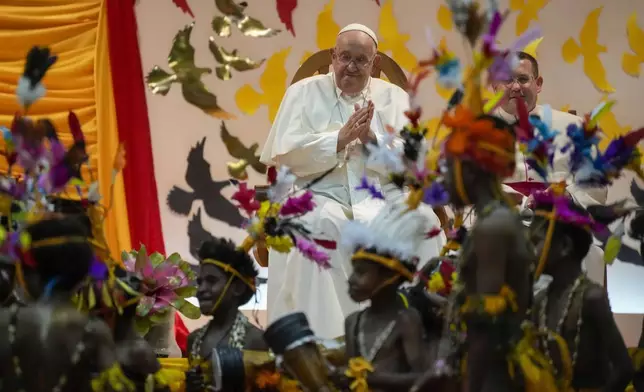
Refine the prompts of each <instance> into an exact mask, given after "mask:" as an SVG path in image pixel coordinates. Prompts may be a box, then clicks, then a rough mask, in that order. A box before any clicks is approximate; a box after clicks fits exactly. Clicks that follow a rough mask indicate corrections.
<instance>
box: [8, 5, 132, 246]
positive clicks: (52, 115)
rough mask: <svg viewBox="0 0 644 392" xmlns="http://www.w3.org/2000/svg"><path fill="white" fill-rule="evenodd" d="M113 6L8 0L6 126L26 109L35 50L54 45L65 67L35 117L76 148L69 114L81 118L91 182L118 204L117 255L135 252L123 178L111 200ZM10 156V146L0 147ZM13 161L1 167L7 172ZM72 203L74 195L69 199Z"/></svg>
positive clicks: (112, 218) (54, 74) (113, 222)
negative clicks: (23, 97) (28, 63)
mask: <svg viewBox="0 0 644 392" xmlns="http://www.w3.org/2000/svg"><path fill="white" fill-rule="evenodd" d="M106 1H107V0H2V3H1V4H0V42H2V47H1V48H0V125H4V126H7V127H8V126H9V125H10V124H11V121H12V119H13V116H14V114H15V113H16V112H17V111H18V110H20V107H19V105H18V102H17V100H16V97H15V86H16V83H17V81H18V78H19V77H20V75H21V74H22V72H23V67H24V59H25V56H26V54H27V52H28V51H29V49H30V48H31V47H32V46H33V45H39V46H45V45H46V46H49V47H50V48H51V50H52V52H53V53H54V54H55V55H57V56H58V61H57V62H56V64H55V65H54V66H53V67H52V68H51V69H50V70H49V72H48V73H47V75H46V76H45V79H44V81H43V84H44V85H45V87H46V88H47V94H46V96H45V97H44V98H43V99H41V100H39V101H38V102H36V103H35V104H34V105H33V106H32V107H31V108H30V110H29V113H28V114H29V115H30V116H33V117H34V118H39V117H47V118H49V119H51V120H52V122H53V123H54V125H55V126H56V129H57V130H58V133H59V135H60V139H61V140H62V141H63V142H64V143H70V142H71V141H72V136H71V133H70V131H69V127H68V125H67V115H68V112H69V111H70V110H73V111H74V112H75V113H76V114H77V115H78V117H79V120H80V122H81V125H82V128H83V133H84V134H85V139H86V141H87V151H88V153H89V156H90V160H89V165H88V166H89V168H90V169H89V170H85V171H84V172H83V177H84V180H85V181H86V183H90V182H93V181H95V180H96V178H97V179H98V182H99V186H100V190H101V193H102V194H103V200H102V202H103V203H107V204H108V205H111V206H112V208H111V209H110V213H109V214H108V216H107V221H106V236H107V240H108V245H109V247H110V251H111V253H112V256H114V257H116V256H118V255H119V253H120V251H121V250H124V249H130V248H131V244H130V235H129V226H128V220H127V206H126V203H125V194H124V189H123V181H122V179H121V176H118V177H117V181H116V183H115V186H114V191H113V193H112V194H113V197H111V195H110V184H111V179H112V159H113V157H114V154H115V152H116V148H117V146H118V129H117V125H116V113H115V108H114V97H113V94H112V82H111V75H110V65H109V49H108V44H107V20H106V19H107V13H106V4H105V3H106ZM0 149H4V142H0ZM6 171H7V162H6V161H5V160H0V172H3V173H6ZM63 196H67V197H70V198H73V197H75V195H74V194H73V192H66V195H63Z"/></svg>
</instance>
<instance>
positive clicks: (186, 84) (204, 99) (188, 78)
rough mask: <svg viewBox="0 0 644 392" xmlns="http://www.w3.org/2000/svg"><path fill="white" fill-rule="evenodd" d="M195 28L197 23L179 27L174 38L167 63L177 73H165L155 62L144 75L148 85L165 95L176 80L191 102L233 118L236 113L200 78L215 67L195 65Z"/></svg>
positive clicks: (211, 112)
mask: <svg viewBox="0 0 644 392" xmlns="http://www.w3.org/2000/svg"><path fill="white" fill-rule="evenodd" d="M193 27H194V22H193V23H192V24H190V25H188V26H186V27H185V28H183V29H182V30H180V31H179V32H178V33H177V34H176V35H175V37H174V40H173V42H172V49H171V50H170V54H169V55H168V66H169V67H170V69H171V70H172V71H173V72H174V73H169V72H166V71H164V70H163V69H162V68H161V67H159V66H158V65H155V66H154V67H153V68H152V70H151V71H150V72H149V73H148V74H147V76H146V78H145V81H146V84H147V86H148V88H149V89H150V90H151V91H152V94H159V95H163V96H165V95H166V94H168V92H169V91H170V88H171V86H172V84H173V83H180V84H181V93H182V95H183V98H184V99H185V100H186V101H187V102H188V103H190V104H192V105H194V106H196V107H198V108H199V109H201V110H202V111H203V112H204V113H206V114H208V115H210V116H213V117H216V118H221V119H233V118H235V116H234V115H232V114H230V113H228V112H227V111H225V110H224V109H222V108H221V107H220V106H219V105H218V104H217V97H216V96H215V95H214V94H212V93H211V92H210V91H208V89H207V88H206V86H205V85H204V84H203V82H202V81H201V77H202V76H203V75H204V74H211V73H212V70H211V69H210V68H202V67H197V66H196V65H195V49H194V47H193V46H192V45H191V44H190V34H191V33H192V28H193Z"/></svg>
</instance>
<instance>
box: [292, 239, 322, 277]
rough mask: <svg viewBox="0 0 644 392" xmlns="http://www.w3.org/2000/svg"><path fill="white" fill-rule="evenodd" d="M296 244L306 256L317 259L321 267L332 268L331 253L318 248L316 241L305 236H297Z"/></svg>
mask: <svg viewBox="0 0 644 392" xmlns="http://www.w3.org/2000/svg"><path fill="white" fill-rule="evenodd" d="M295 246H296V247H297V249H298V250H299V251H300V252H302V254H303V255H304V257H306V258H308V259H310V260H313V261H315V262H316V263H317V264H318V265H319V266H320V267H322V268H324V269H328V268H331V264H330V263H329V259H330V257H329V255H328V254H327V253H325V252H323V251H322V250H320V248H318V246H317V245H315V243H314V242H312V241H309V240H307V239H304V238H299V237H296V238H295Z"/></svg>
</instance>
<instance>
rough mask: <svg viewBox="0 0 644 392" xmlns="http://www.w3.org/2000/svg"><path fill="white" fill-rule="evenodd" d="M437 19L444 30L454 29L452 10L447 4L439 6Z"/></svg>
mask: <svg viewBox="0 0 644 392" xmlns="http://www.w3.org/2000/svg"><path fill="white" fill-rule="evenodd" d="M436 21H437V22H438V25H439V26H440V27H441V28H442V29H443V30H446V31H452V29H453V28H454V19H453V18H452V11H451V10H450V9H449V7H448V6H446V5H445V4H441V5H440V6H439V7H438V11H436Z"/></svg>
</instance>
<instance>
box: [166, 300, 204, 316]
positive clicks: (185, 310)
mask: <svg viewBox="0 0 644 392" xmlns="http://www.w3.org/2000/svg"><path fill="white" fill-rule="evenodd" d="M172 304H173V305H174V307H175V308H176V309H177V311H178V312H179V313H181V314H182V315H184V316H186V317H187V318H189V319H191V320H197V319H198V318H199V317H201V311H200V310H199V308H198V307H196V306H194V305H193V304H191V303H190V302H188V301H186V300H184V299H178V300H176V301H174V302H173V303H172Z"/></svg>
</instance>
